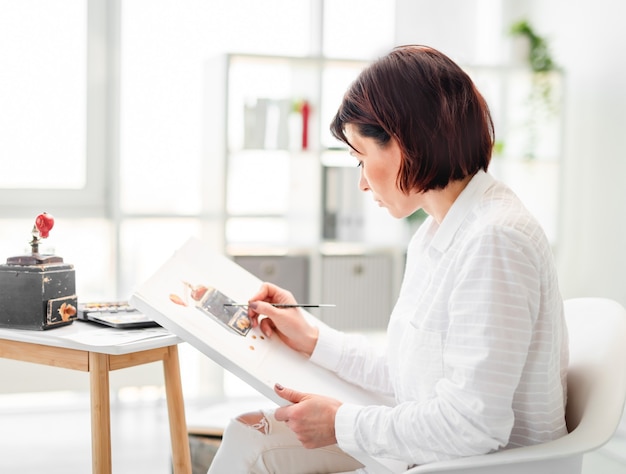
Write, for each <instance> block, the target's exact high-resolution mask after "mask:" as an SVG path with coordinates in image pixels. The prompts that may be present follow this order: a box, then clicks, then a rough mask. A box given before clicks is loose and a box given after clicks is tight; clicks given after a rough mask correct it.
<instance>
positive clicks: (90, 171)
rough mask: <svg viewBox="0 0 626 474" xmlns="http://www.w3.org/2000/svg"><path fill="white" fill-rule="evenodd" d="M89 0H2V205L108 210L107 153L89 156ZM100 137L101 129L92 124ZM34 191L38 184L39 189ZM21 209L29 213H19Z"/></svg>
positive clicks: (15, 211) (87, 211) (10, 208)
mask: <svg viewBox="0 0 626 474" xmlns="http://www.w3.org/2000/svg"><path fill="white" fill-rule="evenodd" d="M87 31H88V14H87V2H86V1H57V2H50V1H47V0H30V1H28V2H14V1H11V0H0V65H1V66H0V70H1V71H2V72H1V73H0V209H2V211H3V212H6V213H9V214H19V213H20V212H23V213H26V212H30V213H34V212H41V210H43V209H42V206H43V205H45V206H46V207H47V208H50V207H65V206H67V207H71V208H73V209H77V208H83V209H85V210H84V211H81V212H84V213H85V214H90V215H93V214H94V213H100V214H102V213H103V207H104V193H103V189H104V186H103V183H102V180H101V177H100V176H101V175H102V172H103V161H104V160H103V159H102V154H101V153H94V154H93V155H92V156H89V157H88V154H87V151H88V147H87V136H88V135H89V134H88V128H87V125H88V124H87V110H88V97H89V94H90V93H92V92H95V88H92V89H91V90H90V89H89V88H90V86H89V84H90V81H88V80H87V78H88V71H89V68H90V67H92V66H93V64H94V63H95V62H96V61H98V60H99V58H98V56H97V55H94V56H92V58H91V59H92V63H91V66H90V65H89V64H88V54H87V49H88V35H87ZM90 131H91V132H92V133H91V135H92V136H93V139H94V140H97V139H98V138H97V136H94V133H93V132H95V130H94V129H92V130H90ZM34 190H39V191H38V192H35V191H34ZM20 210H22V211H20Z"/></svg>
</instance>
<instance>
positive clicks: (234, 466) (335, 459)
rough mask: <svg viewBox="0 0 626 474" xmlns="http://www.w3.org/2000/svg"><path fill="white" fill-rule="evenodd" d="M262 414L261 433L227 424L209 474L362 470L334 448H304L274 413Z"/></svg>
mask: <svg viewBox="0 0 626 474" xmlns="http://www.w3.org/2000/svg"><path fill="white" fill-rule="evenodd" d="M263 414H264V416H265V420H266V421H267V423H266V424H265V423H264V424H263V430H259V429H257V427H252V426H249V425H247V424H245V423H242V422H241V421H239V420H236V419H235V420H232V421H231V422H230V424H229V425H228V426H227V427H226V430H225V431H224V436H223V438H222V443H221V445H220V448H219V450H218V451H217V454H216V455H215V458H214V459H213V462H212V463H211V467H210V468H209V473H208V474H313V473H339V472H346V471H354V470H356V469H359V468H361V467H363V465H362V464H361V463H360V462H358V461H357V460H356V459H354V458H353V457H351V456H350V455H348V454H346V453H345V452H344V451H342V450H341V449H339V447H338V446H336V445H333V446H327V447H324V448H317V449H307V448H305V447H304V446H302V444H301V443H300V442H299V441H298V439H297V438H296V435H295V433H294V432H293V431H291V430H290V429H289V427H288V426H287V425H286V424H285V423H283V422H280V421H276V419H275V418H274V412H273V411H267V412H264V413H263ZM263 431H264V432H263Z"/></svg>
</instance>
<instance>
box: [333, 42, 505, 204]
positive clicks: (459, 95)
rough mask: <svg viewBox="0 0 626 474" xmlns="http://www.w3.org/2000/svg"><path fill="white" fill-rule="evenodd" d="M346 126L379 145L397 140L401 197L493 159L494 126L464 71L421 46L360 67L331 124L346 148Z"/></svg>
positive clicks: (442, 183)
mask: <svg viewBox="0 0 626 474" xmlns="http://www.w3.org/2000/svg"><path fill="white" fill-rule="evenodd" d="M347 124H352V125H354V126H356V127H357V130H358V132H359V134H360V135H362V136H364V137H370V138H374V139H375V140H376V141H377V143H378V144H379V145H381V146H385V145H386V144H387V143H388V142H389V140H390V139H391V137H394V138H395V139H396V140H397V141H398V144H399V146H400V150H401V152H402V164H401V165H400V172H399V174H398V178H397V184H398V187H399V189H401V190H402V191H403V192H405V193H407V194H408V193H409V192H411V191H418V192H423V191H428V190H430V189H441V188H444V187H445V186H447V184H448V183H449V182H450V181H455V180H460V179H463V178H465V177H466V176H472V175H474V174H475V173H476V172H478V171H479V170H481V169H483V170H485V171H486V170H487V167H488V166H489V161H490V159H491V150H492V148H493V141H494V129H493V121H492V119H491V114H490V112H489V107H488V106H487V103H486V101H485V99H484V98H483V96H482V95H481V94H480V92H478V90H477V89H476V86H475V85H474V83H473V82H472V80H471V79H470V77H469V76H468V75H467V74H466V73H465V71H463V70H462V69H461V68H460V67H459V66H458V65H457V64H456V63H455V62H454V61H452V60H451V59H450V58H449V57H447V56H446V55H445V54H443V53H441V52H439V51H437V50H435V49H432V48H429V47H427V46H419V45H408V46H399V47H397V48H394V49H393V50H392V51H391V52H390V53H389V54H387V55H386V56H384V57H382V58H380V59H378V60H377V61H375V62H374V63H372V64H371V65H369V66H368V67H367V68H365V69H364V70H363V71H362V72H361V73H360V74H359V76H358V77H357V79H356V80H355V81H354V82H353V83H352V85H351V86H350V87H349V89H348V90H347V92H346V93H345V95H344V98H343V101H342V103H341V105H340V106H339V110H338V111H337V113H336V115H335V117H334V119H333V121H332V123H331V125H330V130H331V133H332V134H333V135H334V136H335V137H336V138H337V139H339V140H341V141H342V142H344V143H346V144H347V145H348V146H350V147H352V145H351V144H350V143H349V141H348V139H347V138H346V135H345V126H346V125H347ZM352 148H354V147H352ZM357 151H358V150H357Z"/></svg>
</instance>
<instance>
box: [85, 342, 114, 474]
mask: <svg viewBox="0 0 626 474" xmlns="http://www.w3.org/2000/svg"><path fill="white" fill-rule="evenodd" d="M89 383H90V390H91V465H92V472H93V473H94V474H111V472H112V466H111V405H110V400H109V356H108V355H107V354H98V353H97V352H89Z"/></svg>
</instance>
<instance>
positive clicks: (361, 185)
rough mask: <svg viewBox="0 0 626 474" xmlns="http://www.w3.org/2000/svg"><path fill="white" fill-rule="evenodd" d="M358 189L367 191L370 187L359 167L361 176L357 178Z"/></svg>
mask: <svg viewBox="0 0 626 474" xmlns="http://www.w3.org/2000/svg"><path fill="white" fill-rule="evenodd" d="M359 189H360V190H361V191H369V189H370V185H369V183H368V182H367V179H365V175H364V173H363V169H361V176H360V178H359Z"/></svg>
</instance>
